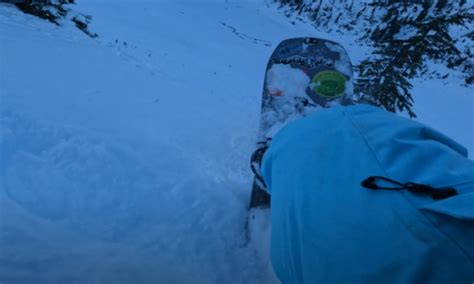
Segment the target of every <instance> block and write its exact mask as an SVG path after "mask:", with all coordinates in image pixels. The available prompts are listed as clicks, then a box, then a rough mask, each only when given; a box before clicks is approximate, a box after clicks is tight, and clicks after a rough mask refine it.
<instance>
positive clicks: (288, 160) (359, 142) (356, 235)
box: [262, 105, 474, 283]
mask: <svg viewBox="0 0 474 284" xmlns="http://www.w3.org/2000/svg"><path fill="white" fill-rule="evenodd" d="M422 129H425V127H424V126H423V125H421V124H418V123H416V122H413V121H410V120H408V119H404V118H400V117H397V116H395V115H393V114H391V113H387V112H385V111H382V110H379V109H377V108H374V107H369V106H365V105H359V106H351V107H335V108H331V109H326V110H322V111H320V112H317V113H315V114H313V115H312V116H309V117H307V118H303V119H300V120H298V121H295V122H293V123H291V124H289V125H288V126H286V127H285V128H284V129H282V130H281V131H280V132H279V133H278V134H277V135H276V136H275V137H274V139H273V141H272V145H271V146H270V148H269V149H268V150H267V153H266V154H265V157H264V161H263V166H262V172H263V175H264V179H265V182H266V184H267V185H268V187H269V190H270V193H271V195H272V205H271V210H272V213H271V214H272V236H271V260H272V265H273V267H274V270H275V272H276V274H277V275H278V277H279V278H280V280H282V282H283V283H449V282H453V281H454V282H453V283H471V282H472V281H473V280H474V265H473V262H472V258H471V257H472V255H470V254H469V253H468V252H469V249H467V250H466V249H465V248H463V247H461V246H460V245H459V243H458V242H457V241H456V238H458V239H462V238H463V236H456V235H454V236H453V235H452V234H451V235H450V234H446V232H445V231H443V230H441V229H440V227H439V226H438V225H437V224H436V222H435V221H434V219H433V216H428V215H433V214H438V213H433V214H431V213H426V212H425V211H426V208H425V209H423V207H429V206H431V205H432V204H433V201H432V200H431V199H430V198H429V197H426V196H413V194H411V193H409V192H404V191H396V192H392V191H369V190H367V189H364V188H362V187H361V185H360V183H361V181H362V180H364V179H365V178H367V177H368V176H374V175H381V176H387V177H391V178H394V179H397V178H399V179H401V181H402V182H408V181H413V182H417V181H418V182H425V181H426V182H429V181H435V182H447V183H449V182H451V183H452V182H460V183H463V184H464V185H466V184H467V186H464V187H463V192H462V193H463V196H467V195H468V194H469V192H472V191H474V170H473V169H474V166H473V162H472V161H471V160H469V159H467V158H466V157H464V156H463V153H461V152H462V147H461V148H459V147H458V146H459V145H457V144H456V147H458V148H456V147H452V148H450V147H449V145H448V146H446V144H449V143H446V142H445V143H441V142H439V141H436V140H435V139H432V138H433V137H428V138H427V135H425V134H423V130H422ZM453 145H455V144H453ZM423 149H424V150H423ZM426 149H429V151H426ZM430 151H431V152H430ZM418 153H422V155H421V156H417V155H418ZM439 155H441V156H443V158H442V159H441V160H440V158H439ZM429 157H432V158H431V159H432V160H433V163H442V165H438V166H431V163H430V162H431V161H430V160H429ZM420 159H422V160H420ZM424 165H430V166H426V168H427V170H426V171H424V170H421V169H420V167H421V168H423V167H424ZM453 165H457V168H459V169H461V170H459V171H456V170H453V169H452V168H456V166H453ZM447 167H451V168H449V169H447ZM471 170H472V172H471ZM447 172H449V173H448V174H446V173H447ZM430 175H432V176H431V179H430ZM440 175H441V177H440ZM443 175H444V177H443ZM470 179H472V182H473V183H472V184H471V185H470V183H469V181H470ZM433 185H434V186H435V185H436V184H433ZM466 207H467V208H469V207H470V206H469V205H467V206H466ZM464 213H466V212H464ZM468 217H469V214H468ZM472 217H473V219H472V220H469V218H468V219H467V221H466V222H464V223H463V224H462V226H465V227H463V230H464V231H469V232H473V228H474V223H473V222H472V221H473V220H474V214H473V216H472ZM461 231H462V230H461ZM458 233H459V232H458ZM473 245H474V244H470V243H469V242H464V246H473Z"/></svg>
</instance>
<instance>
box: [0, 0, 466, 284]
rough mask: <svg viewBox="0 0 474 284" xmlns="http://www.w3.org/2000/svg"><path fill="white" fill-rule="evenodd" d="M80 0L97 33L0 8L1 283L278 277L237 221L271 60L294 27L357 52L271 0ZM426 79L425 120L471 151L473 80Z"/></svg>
mask: <svg viewBox="0 0 474 284" xmlns="http://www.w3.org/2000/svg"><path fill="white" fill-rule="evenodd" d="M78 2H79V4H78V5H77V6H76V7H75V9H76V10H78V11H81V12H84V13H86V14H91V15H93V17H94V19H93V23H92V25H91V27H90V28H91V30H92V31H94V32H96V33H98V34H99V35H100V38H98V39H95V40H93V39H90V38H88V37H87V36H85V35H84V34H83V33H81V32H80V31H78V30H77V29H75V28H74V27H72V26H71V25H70V24H65V26H63V27H56V26H54V25H51V24H49V23H47V22H44V21H41V20H39V19H37V18H34V17H32V16H29V15H24V14H22V13H21V12H19V11H17V10H16V9H14V8H13V7H12V6H10V5H6V4H1V5H0V92H1V93H0V95H1V96H0V99H1V101H0V103H1V109H0V119H1V125H0V126H1V130H0V131H1V133H0V134H1V136H0V146H1V160H0V162H1V164H0V179H1V183H0V281H1V282H2V283H275V282H277V280H276V278H275V276H274V274H273V272H272V271H271V268H270V266H269V262H268V256H266V255H261V254H259V253H258V252H259V249H258V248H256V247H252V246H249V245H247V244H246V239H245V231H244V226H245V220H246V207H247V202H248V198H249V193H250V187H251V180H252V176H251V172H250V171H249V169H248V162H249V161H248V160H249V156H250V154H251V152H252V150H253V143H254V142H255V141H254V139H255V137H256V133H257V127H258V119H259V117H258V114H259V108H260V96H261V87H262V79H263V71H264V68H265V65H266V61H267V59H268V57H269V55H270V54H271V52H272V50H273V48H274V47H275V46H276V45H277V44H278V42H279V41H281V40H282V39H285V38H289V37H297V36H320V37H325V38H328V39H332V40H336V41H340V42H342V43H343V44H345V45H346V47H347V48H348V51H349V53H350V55H351V56H352V57H353V58H354V60H360V59H361V58H362V54H363V49H361V48H359V47H357V46H355V45H352V43H350V42H349V39H342V38H338V37H334V36H331V35H325V34H321V33H317V32H316V31H315V30H314V29H313V28H312V27H311V26H310V25H308V24H304V23H302V22H296V24H291V23H290V22H289V21H288V19H287V18H285V17H284V16H282V15H281V14H280V12H278V11H277V10H276V8H275V7H273V6H272V7H267V5H266V4H265V2H264V1H237V0H234V1H230V0H229V1H217V0H215V1H214V0H206V1H186V0H180V1H159V3H158V2H153V1H140V2H132V1H113V3H112V2H110V1H99V0H96V1H92V0H88V1H87V0H83V1H78ZM422 84H424V83H423V82H422V83H420V84H419V85H416V88H417V89H416V92H417V96H419V97H420V103H419V105H417V106H416V107H417V109H416V110H417V111H418V112H419V113H420V120H422V121H423V120H425V121H426V122H427V123H428V124H432V125H433V126H434V127H435V128H438V129H440V130H442V131H445V132H446V133H447V134H448V135H451V136H453V137H454V138H455V139H457V140H459V141H460V142H461V143H464V144H466V145H467V146H468V147H469V149H470V151H471V152H472V151H473V150H474V138H473V137H472V135H470V134H472V133H473V132H474V129H473V128H474V125H473V124H474V122H473V121H474V119H473V117H472V115H473V112H472V107H473V105H474V101H473V100H472V98H468V97H467V92H468V91H467V89H462V88H458V87H457V85H456V82H454V83H452V84H453V85H452V86H451V85H443V84H438V83H437V82H433V84H431V82H430V84H431V86H433V87H432V90H430V92H433V93H435V94H438V95H436V96H433V97H435V98H436V100H439V101H430V102H425V101H423V99H422V98H423V96H422V93H423V90H425V88H424V87H423V86H422ZM453 86H455V87H453ZM453 88H455V89H456V90H458V89H459V90H461V91H462V92H464V95H462V96H464V97H462V100H464V101H462V102H461V101H459V102H457V101H455V100H453V101H452V102H450V104H449V109H448V108H446V107H445V108H442V107H441V106H443V105H444V96H443V95H442V94H443V93H447V92H448V91H449V90H452V89H453ZM460 98H461V97H460ZM460 100H461V99H460ZM440 101H441V103H440ZM431 108H432V109H436V114H437V115H436V116H434V115H433V114H432V112H431V111H430V109H431ZM455 111H456V115H453V113H454V112H455ZM439 117H448V118H449V119H450V121H452V123H444V122H445V121H446V118H444V120H443V118H439ZM438 123H439V126H440V127H437V126H438ZM452 125H457V127H455V128H453V127H452ZM466 133H467V134H466ZM469 133H470V134H469ZM264 245H265V244H262V246H264Z"/></svg>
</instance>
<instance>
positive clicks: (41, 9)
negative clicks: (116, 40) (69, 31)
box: [0, 0, 97, 37]
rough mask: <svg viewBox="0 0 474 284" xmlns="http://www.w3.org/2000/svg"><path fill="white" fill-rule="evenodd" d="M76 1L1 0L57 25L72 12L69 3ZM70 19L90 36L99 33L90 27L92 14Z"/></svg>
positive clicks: (79, 15)
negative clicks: (90, 29) (92, 30)
mask: <svg viewBox="0 0 474 284" xmlns="http://www.w3.org/2000/svg"><path fill="white" fill-rule="evenodd" d="M74 1H75V0H0V2H7V3H12V4H14V5H16V6H17V7H18V8H19V9H20V10H21V11H23V12H24V13H27V14H31V15H34V16H37V17H39V18H42V19H45V20H47V21H50V22H51V23H54V24H56V25H60V20H61V19H63V18H66V16H67V15H68V13H69V12H70V9H69V7H68V5H69V4H75V2H74ZM70 20H71V21H73V22H74V24H75V25H76V27H77V28H79V29H80V30H81V31H83V32H84V33H86V34H87V35H88V36H90V37H97V34H95V33H93V32H91V31H89V29H88V24H89V23H90V21H91V16H88V15H83V14H78V15H75V16H74V17H72V18H71V19H70Z"/></svg>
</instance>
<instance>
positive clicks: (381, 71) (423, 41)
mask: <svg viewBox="0 0 474 284" xmlns="http://www.w3.org/2000/svg"><path fill="white" fill-rule="evenodd" d="M417 2H418V3H416V4H414V3H413V2H408V1H393V0H392V1H383V2H374V3H372V5H373V9H375V10H382V11H383V16H382V18H381V20H382V22H383V23H384V24H383V25H381V26H379V27H376V28H375V29H374V30H373V31H370V39H371V41H372V43H373V46H374V53H373V55H372V56H371V58H369V59H366V60H364V61H362V62H361V64H360V65H358V66H357V71H358V73H359V74H358V75H359V78H358V79H357V81H356V94H357V95H358V100H359V101H360V102H364V103H370V104H373V105H377V106H381V107H384V108H385V109H387V110H389V111H393V112H396V111H406V112H408V114H409V115H410V116H411V117H413V116H416V115H415V113H414V112H413V111H412V106H413V98H412V96H411V94H410V89H411V87H412V85H411V84H410V83H409V79H412V78H414V77H416V76H418V75H420V73H421V72H422V71H423V70H424V69H426V60H427V59H430V60H433V61H435V62H441V63H445V64H446V66H447V67H449V68H452V69H455V68H459V67H460V69H461V70H462V71H464V73H465V74H466V83H469V82H472V64H471V61H472V55H471V54H470V51H467V52H466V53H465V54H463V52H461V51H460V50H459V49H458V47H457V46H456V43H457V39H454V38H452V36H451V34H450V28H451V27H452V26H456V25H467V26H469V24H471V23H472V17H473V14H472V7H464V6H465V1H460V2H457V4H456V3H451V2H454V1H428V0H425V1H417ZM469 78H471V79H469Z"/></svg>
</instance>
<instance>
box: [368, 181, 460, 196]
mask: <svg viewBox="0 0 474 284" xmlns="http://www.w3.org/2000/svg"><path fill="white" fill-rule="evenodd" d="M377 180H383V181H385V182H388V183H391V184H394V185H395V186H394V187H386V186H379V185H378V184H377ZM361 185H362V186H363V187H365V188H367V189H372V190H377V189H384V190H404V189H406V190H408V191H410V192H413V193H421V194H427V195H429V196H430V197H431V198H432V199H434V200H440V199H445V198H448V197H452V196H455V195H457V194H458V192H457V190H456V189H455V188H453V187H441V188H436V187H432V186H430V185H426V184H419V183H414V182H407V183H400V182H398V181H395V180H392V179H389V178H386V177H381V176H370V177H368V178H366V179H365V180H363V181H362V183H361Z"/></svg>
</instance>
